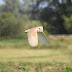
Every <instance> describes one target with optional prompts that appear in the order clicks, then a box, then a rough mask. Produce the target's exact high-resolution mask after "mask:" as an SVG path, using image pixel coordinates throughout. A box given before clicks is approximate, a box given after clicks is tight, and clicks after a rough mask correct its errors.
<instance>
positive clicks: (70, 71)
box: [63, 65, 72, 72]
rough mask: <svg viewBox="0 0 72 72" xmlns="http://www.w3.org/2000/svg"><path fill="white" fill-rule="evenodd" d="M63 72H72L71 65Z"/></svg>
mask: <svg viewBox="0 0 72 72" xmlns="http://www.w3.org/2000/svg"><path fill="white" fill-rule="evenodd" d="M63 72H72V67H71V66H70V65H67V66H65V67H64V68H63Z"/></svg>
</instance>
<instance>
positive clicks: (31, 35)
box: [25, 26, 49, 47]
mask: <svg viewBox="0 0 72 72" xmlns="http://www.w3.org/2000/svg"><path fill="white" fill-rule="evenodd" d="M25 32H27V36H28V41H29V44H30V45H31V46H32V47H35V46H37V45H38V40H40V41H41V42H43V43H44V44H48V43H49V42H48V39H47V36H46V35H45V34H44V32H43V27H42V26H38V27H34V28H31V29H28V30H26V31H25Z"/></svg>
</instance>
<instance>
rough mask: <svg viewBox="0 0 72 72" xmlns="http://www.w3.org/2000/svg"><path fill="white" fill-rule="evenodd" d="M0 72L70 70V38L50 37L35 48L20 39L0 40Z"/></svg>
mask: <svg viewBox="0 0 72 72" xmlns="http://www.w3.org/2000/svg"><path fill="white" fill-rule="evenodd" d="M0 72H72V40H71V39H50V44H49V45H48V46H46V45H44V44H42V43H40V42H39V46H38V47H35V48H32V47H30V46H29V44H28V42H27V41H25V40H21V39H11V40H0Z"/></svg>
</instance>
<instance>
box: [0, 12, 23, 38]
mask: <svg viewBox="0 0 72 72" xmlns="http://www.w3.org/2000/svg"><path fill="white" fill-rule="evenodd" d="M22 22H23V21H22V20H21V19H20V18H16V17H15V16H14V15H13V14H12V13H10V12H8V13H6V12H5V13H2V14H1V15H0V36H1V37H21V36H23V33H24V24H23V23H22Z"/></svg>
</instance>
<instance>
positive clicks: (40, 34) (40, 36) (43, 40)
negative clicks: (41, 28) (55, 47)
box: [37, 32, 49, 44]
mask: <svg viewBox="0 0 72 72" xmlns="http://www.w3.org/2000/svg"><path fill="white" fill-rule="evenodd" d="M37 36H38V39H39V40H40V41H41V42H43V43H44V44H48V43H49V42H48V39H47V36H46V35H45V34H44V32H38V33H37Z"/></svg>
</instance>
